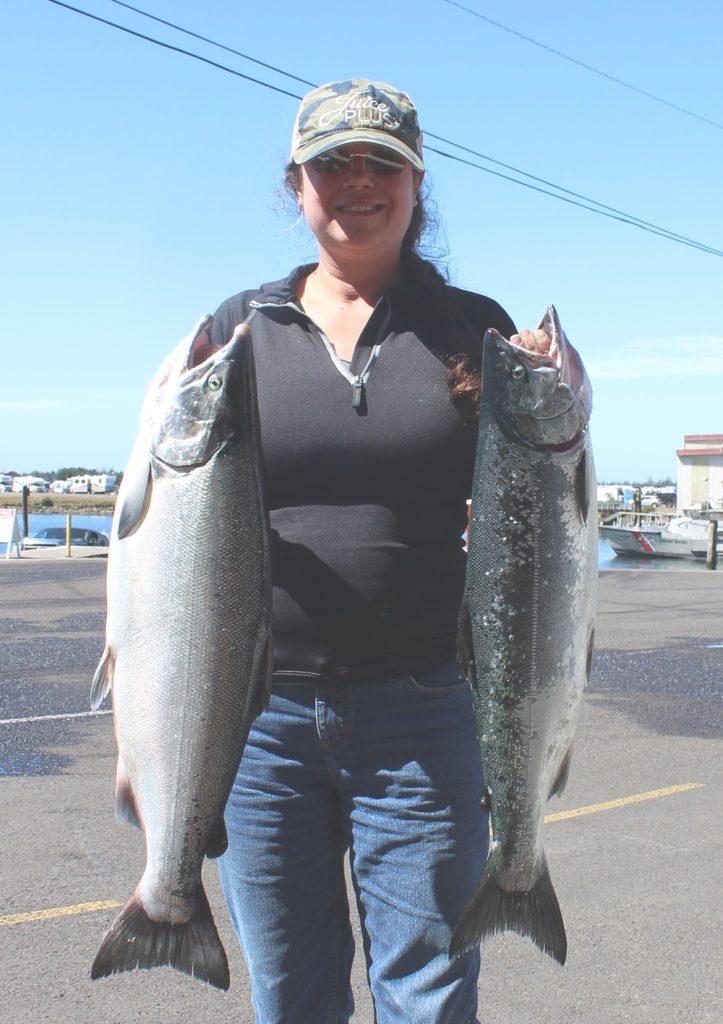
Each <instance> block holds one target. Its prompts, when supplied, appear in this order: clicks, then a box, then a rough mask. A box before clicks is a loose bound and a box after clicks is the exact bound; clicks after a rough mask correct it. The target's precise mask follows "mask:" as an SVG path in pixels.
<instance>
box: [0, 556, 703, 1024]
mask: <svg viewBox="0 0 723 1024" xmlns="http://www.w3.org/2000/svg"><path fill="white" fill-rule="evenodd" d="M105 567H106V563H105V561H104V560H103V559H92V558H84V559H68V560H62V561H59V560H54V561H51V560H48V559H38V560H34V561H32V560H29V559H21V560H13V561H11V562H8V563H5V562H3V563H2V564H0V622H1V623H2V627H1V632H0V797H1V803H0V806H1V807H2V811H1V821H2V827H1V828H0V863H2V873H1V877H2V902H1V904H0V977H2V996H3V998H2V1007H1V1008H0V1020H1V1021H3V1022H5V1021H7V1022H8V1024H9V1022H15V1021H18V1022H20V1021H22V1022H23V1024H36V1022H37V1024H39V1022H49V1021H59V1022H62V1024H121V1022H122V1024H126V1022H133V1021H139V1022H140V1021H143V1022H144V1024H173V1022H176V1021H178V1022H180V1021H183V1022H191V1021H213V1022H214V1024H227V1022H228V1024H232V1022H233V1024H252V1022H253V1020H254V1017H253V1012H252V1009H251V1004H250V997H249V989H248V983H247V978H246V974H245V970H244V966H243V959H242V957H241V954H240V952H239V951H238V949H237V947H236V943H235V938H234V936H233V934H232V931H231V929H230V926H229V923H228V919H227V917H226V913H225V909H224V906H223V901H222V898H221V895H220V889H219V886H218V882H217V878H216V869H215V866H214V865H213V864H212V863H208V864H207V865H206V870H205V875H206V881H207V888H208V892H209V898H210V900H211V904H212V907H213V910H214V914H215V916H216V919H217V923H218V927H219V931H220V933H221V937H222V940H223V942H224V945H225V946H226V949H227V952H228V954H229V961H230V967H231V979H232V980H231V988H230V990H229V992H228V993H221V992H218V991H216V990H213V989H209V988H207V987H205V986H203V985H201V984H199V983H198V982H194V981H192V980H191V979H189V978H186V977H185V976H181V975H178V974H176V973H174V972H173V971H171V970H169V969H161V970H157V971H151V972H135V973H133V974H128V975H122V976H117V977H114V978H112V979H108V980H103V981H98V982H91V981H90V979H89V969H90V964H91V962H92V960H93V957H94V955H95V951H96V949H97V946H98V944H99V942H100V939H101V938H102V936H103V934H104V932H105V929H106V928H107V927H108V925H109V924H110V922H111V920H112V918H113V917H114V916H115V914H116V912H117V908H118V905H119V904H120V903H122V902H124V901H125V899H126V897H127V896H128V895H129V893H130V892H131V890H132V889H133V888H134V887H135V884H136V881H137V879H138V877H139V876H140V874H141V871H142V865H143V860H144V858H143V844H142V840H141V838H140V836H139V834H138V833H137V832H136V831H135V830H133V829H130V828H128V827H126V826H122V825H118V824H116V822H115V819H114V816H113V790H114V774H115V747H114V741H113V736H112V725H111V719H110V715H109V714H107V713H105V714H98V715H93V716H90V715H89V714H88V710H89V709H88V693H89V688H90V679H91V677H92V675H93V671H94V669H95V665H96V663H97V660H98V657H99V655H100V653H101V651H102V648H103V623H104V615H105V599H104V582H105ZM596 637H597V650H596V653H595V658H594V666H593V676H592V682H591V686H590V688H589V690H588V692H587V693H586V696H585V701H584V711H583V718H582V722H581V726H580V730H579V733H578V739H577V744H576V750H575V756H574V759H573V766H572V773H571V777H570V782H569V784H568V787H567V790H566V792H565V794H564V796H563V797H562V799H561V800H555V801H553V802H552V803H551V804H550V807H549V811H550V815H551V818H550V820H549V821H548V824H547V826H546V834H545V847H546V852H547V857H548V861H549V864H550V870H551V873H552V875H553V879H554V881H555V886H556V889H557V892H558V895H559V899H560V904H561V906H562V909H563V914H564V917H565V922H566V926H567V932H568V940H569V957H568V963H567V964H566V966H565V967H564V968H560V967H558V966H557V965H556V964H555V963H553V962H552V961H551V960H550V959H549V958H548V957H544V956H543V955H541V954H540V953H539V952H538V950H537V949H536V948H535V947H534V946H533V945H532V943H530V942H529V941H528V940H525V939H521V938H519V937H518V936H515V935H504V936H499V937H496V938H495V939H494V940H492V941H490V942H489V943H487V944H486V946H485V948H484V951H483V972H482V977H481V982H480V1011H479V1016H480V1020H481V1021H483V1022H484V1024H618V1022H628V1021H631V1022H634V1024H648V1022H650V1024H718V1022H719V1021H720V1020H721V1019H723V983H722V981H721V979H722V978H723V963H722V962H721V961H722V959H723V956H722V952H723V944H722V943H721V930H720V921H721V911H722V910H723V897H722V895H721V894H722V893H723V856H722V854H723V834H722V832H721V812H720V808H721V800H722V798H723V762H722V760H721V750H722V747H721V737H722V735H723V730H722V728H721V724H722V719H721V696H722V694H723V573H722V572H720V571H719V572H685V571H682V572H646V571H638V570H622V571H603V572H602V573H601V579H600V593H599V603H598V625H597V634H596ZM354 989H355V996H356V1002H357V1013H356V1015H355V1018H354V1020H355V1022H356V1021H359V1022H369V1024H371V1021H372V1019H373V1015H372V1010H371V1002H370V999H369V995H368V992H367V988H366V980H365V973H364V968H363V964H362V963H361V962H360V959H359V958H357V962H356V964H355V968H354ZM309 1024H315V1022H309Z"/></svg>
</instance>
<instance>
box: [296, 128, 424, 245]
mask: <svg viewBox="0 0 723 1024" xmlns="http://www.w3.org/2000/svg"><path fill="white" fill-rule="evenodd" d="M338 152H340V153H342V154H344V155H349V154H352V153H353V154H354V156H353V158H352V159H351V160H350V162H349V164H348V166H347V167H345V168H344V169H343V170H340V171H338V172H337V173H324V172H323V171H319V170H315V169H314V167H313V166H312V163H313V162H311V161H310V162H309V163H307V164H302V165H301V168H300V184H299V189H298V192H297V196H298V199H299V204H300V206H301V209H302V211H303V214H304V217H305V218H306V222H307V224H308V225H309V227H310V228H311V230H312V231H313V233H314V235H315V236H316V240H317V242H318V243H319V248H320V250H321V251H322V252H324V253H326V254H328V255H330V256H331V257H333V258H337V259H338V258H342V259H343V258H345V257H346V258H348V257H349V256H350V255H354V256H355V257H358V258H361V259H365V258H367V259H369V260H370V261H372V260H376V259H379V258H382V257H383V258H387V259H389V258H395V257H398V256H399V252H400V249H401V245H402V239H403V238H404V235H405V234H406V231H407V228H408V227H409V221H410V219H411V216H412V210H413V209H414V204H415V201H416V197H417V191H418V190H419V186H420V185H421V182H422V175H421V174H420V173H419V172H418V171H415V170H414V168H413V167H412V165H411V164H409V163H407V161H406V160H405V161H404V165H403V168H402V171H401V173H399V174H378V173H375V172H374V171H373V170H369V168H368V166H367V164H366V162H365V161H364V160H363V159H362V156H363V155H364V154H367V153H372V152H374V153H380V155H383V152H380V150H379V147H378V146H373V145H369V144H363V143H350V144H349V145H347V146H339V147H338ZM386 152H387V153H388V152H389V151H386ZM389 155H390V156H391V157H392V158H393V157H394V154H389Z"/></svg>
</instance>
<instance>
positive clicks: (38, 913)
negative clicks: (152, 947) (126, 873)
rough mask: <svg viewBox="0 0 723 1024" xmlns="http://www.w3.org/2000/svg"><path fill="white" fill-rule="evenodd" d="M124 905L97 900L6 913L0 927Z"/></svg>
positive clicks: (114, 901)
mask: <svg viewBox="0 0 723 1024" xmlns="http://www.w3.org/2000/svg"><path fill="white" fill-rule="evenodd" d="M121 906H123V904H122V903H119V902H118V900H96V902H95V903H76V904H75V905H74V906H72V907H48V908H47V910H31V911H30V912H29V913H27V914H6V916H5V917H0V927H1V926H2V925H7V924H27V923H28V922H29V921H52V920H54V919H55V918H56V917H72V916H73V915H74V914H93V913H95V911H96V910H113V909H115V908H117V907H121Z"/></svg>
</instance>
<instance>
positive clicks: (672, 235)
mask: <svg viewBox="0 0 723 1024" xmlns="http://www.w3.org/2000/svg"><path fill="white" fill-rule="evenodd" d="M49 2H50V3H52V4H55V5H56V6H57V7H63V8H65V9H66V10H69V11H72V12H73V13H75V14H82V15H83V16H85V17H86V18H90V19H92V20H93V21H98V22H101V23H102V24H104V25H108V26H109V27H110V28H115V29H118V30H119V31H121V32H125V33H127V34H128V35H132V36H135V37H136V38H138V39H143V40H144V41H145V42H149V43H153V44H154V45H156V46H160V47H162V48H164V49H166V50H171V51H173V52H174V53H180V54H182V55H183V56H186V57H191V58H193V59H194V60H198V61H201V62H202V63H204V64H208V65H210V66H211V67H215V68H218V69H219V70H220V71H226V72H228V73H229V74H231V75H235V76H236V77H238V78H243V79H244V80H245V81H248V82H253V83H254V84H255V85H260V86H263V87H264V88H266V89H271V90H272V91H273V92H277V93H281V94H282V95H284V96H290V97H291V98H292V99H296V100H300V99H302V97H301V96H299V95H298V94H297V93H293V92H289V91H288V90H286V89H281V88H279V87H278V86H276V85H272V84H271V83H270V82H264V81H263V80H261V79H259V78H253V77H252V76H250V75H245V74H243V73H242V72H240V71H237V70H235V69H234V68H230V67H228V66H227V65H225V64H219V63H218V62H217V61H213V60H210V59H208V58H207V57H202V56H201V55H200V54H198V53H194V52H193V51H192V50H184V49H183V48H182V47H179V46H173V45H171V44H170V43H165V42H163V41H161V40H160V39H156V38H154V37H153V36H147V35H144V34H143V33H142V32H136V31H134V30H133V29H130V28H127V27H126V26H125V25H120V24H118V23H117V22H114V21H109V20H108V19H106V18H101V17H99V16H98V15H95V14H91V13H90V12H89V11H84V10H82V9H81V8H79V7H73V6H72V5H71V4H67V3H63V2H62V0H49ZM111 2H113V3H119V6H122V7H128V8H130V9H131V10H133V11H135V12H136V13H138V14H141V15H143V16H144V17H148V18H151V19H152V20H154V21H162V19H160V18H156V17H155V16H154V15H151V14H147V13H146V12H145V11H142V10H140V9H139V8H136V7H131V6H130V4H126V3H121V2H120V0H111ZM163 24H165V25H168V26H169V27H171V28H174V29H176V30H178V31H179V32H184V33H186V34H187V35H192V36H195V37H196V38H199V39H203V41H204V42H208V43H210V44H211V45H212V46H217V47H220V48H221V49H225V50H229V51H230V52H232V53H235V54H236V55H237V56H241V57H244V59H246V60H251V61H253V62H254V63H256V64H260V65H262V66H263V67H266V68H268V69H270V70H272V71H274V72H276V73H278V74H280V75H283V76H286V77H288V78H293V79H294V80H295V81H298V82H303V83H304V84H305V85H310V86H312V87H314V83H313V82H308V81H306V80H305V79H302V78H298V77H297V76H296V75H292V74H290V73H289V72H286V71H284V70H282V69H281V68H278V67H275V66H274V65H272V64H265V63H264V62H263V61H259V60H256V58H254V57H249V56H247V55H246V54H242V53H240V52H239V51H237V50H231V49H230V47H226V46H224V45H223V44H221V43H217V42H214V41H213V40H211V39H207V38H206V37H204V36H197V35H196V33H193V32H190V31H189V30H187V29H183V28H181V27H180V26H178V25H174V24H173V23H172V22H168V21H163ZM425 134H426V135H427V136H428V137H430V138H434V139H437V140H438V141H441V142H444V143H445V144H447V145H451V146H454V147H455V148H457V149H460V150H462V151H463V152H467V153H470V154H472V155H474V156H477V157H479V158H480V159H483V160H488V161H490V162H492V163H495V164H497V166H500V167H505V168H506V169H508V170H511V171H514V172H515V173H516V174H521V175H523V176H524V177H526V178H529V179H530V180H531V181H537V182H539V183H540V184H544V185H549V186H550V188H552V189H556V190H557V191H555V192H551V191H549V189H545V188H540V187H539V186H536V185H532V184H530V182H527V181H521V180H520V179H519V178H513V177H511V176H510V175H507V174H502V173H500V172H499V171H494V170H492V169H491V168H489V167H483V166H482V165H481V164H478V163H474V162H473V161H471V160H466V159H464V158H462V157H458V156H455V155H454V154H452V153H447V152H445V151H443V150H440V149H435V148H434V147H431V146H426V147H425V148H426V149H427V150H428V151H430V152H432V153H436V154H438V155H439V156H443V157H447V158H448V159H450V160H454V161H456V162H457V163H461V164H464V165H466V166H468V167H472V168H474V169H476V170H479V171H484V172H485V173H486V174H491V175H493V176H494V177H497V178H502V179H504V180H505V181H510V182H512V183H514V184H516V185H522V186H524V187H525V188H529V189H532V190H533V191H535V192H539V193H541V194H542V195H547V196H551V197H552V198H553V199H559V200H560V201H561V202H566V203H568V204H570V205H572V206H577V207H579V208H580V209H584V210H588V211H589V212H590V213H597V214H599V215H600V216H603V217H608V218H610V219H611V220H617V221H621V222H622V223H625V224H629V225H631V226H632V227H637V228H640V229H641V230H643V231H648V232H649V233H651V234H655V235H658V236H659V237H661V238H667V239H668V240H669V241H671V242H678V243H679V244H680V245H687V246H689V247H690V248H693V249H698V250H700V251H701V252H707V253H709V254H710V255H713V256H720V257H723V251H720V250H718V249H714V248H713V247H712V246H708V245H705V244H704V243H702V242H697V241H695V240H694V239H691V238H687V237H686V236H685V235H680V234H677V233H676V232H674V231H670V230H668V229H667V228H663V227H660V226H659V225H657V224H653V223H651V222H650V221H645V220H642V219H641V218H639V217H635V216H634V215H633V214H626V213H624V212H623V211H621V210H616V209H615V208H614V207H611V206H607V205H606V204H604V203H600V202H598V201H597V200H595V199H590V198H588V197H587V196H583V195H581V194H580V193H577V192H572V191H571V190H570V189H565V188H563V187H562V186H560V185H556V184H554V182H549V181H545V179H543V178H538V177H536V176H535V175H533V174H528V173H527V171H522V170H520V169H519V168H515V167H512V166H511V165H509V164H505V163H502V161H500V160H495V159H494V158H493V157H488V156H486V155H485V154H483V153H479V152H478V151H477V150H474V149H471V148H469V147H467V146H464V145H462V144H460V143H457V142H453V141H452V140H450V139H445V138H443V137H442V136H439V135H434V134H433V133H431V132H426V133H425ZM560 192H562V193H565V194H564V195H560V194H558V193H560ZM569 197H574V198H569ZM578 200H579V201H578ZM588 204H593V205H588Z"/></svg>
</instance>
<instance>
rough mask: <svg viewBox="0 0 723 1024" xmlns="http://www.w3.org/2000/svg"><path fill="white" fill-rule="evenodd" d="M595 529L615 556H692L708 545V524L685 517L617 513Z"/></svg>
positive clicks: (643, 513)
mask: <svg viewBox="0 0 723 1024" xmlns="http://www.w3.org/2000/svg"><path fill="white" fill-rule="evenodd" d="M598 532H599V534H600V536H601V537H602V538H603V539H604V540H606V541H607V542H608V544H609V545H610V547H611V548H612V549H613V551H614V552H615V554H616V555H635V556H637V557H640V558H692V557H693V556H694V553H695V554H696V555H697V554H698V551H699V550H702V551H704V552H705V550H706V549H707V544H708V523H707V522H706V521H705V520H701V519H691V518H690V517H689V516H670V515H667V516H666V515H663V514H660V513H645V512H642V513H641V512H619V513H618V514H617V515H616V516H614V517H613V518H612V519H610V520H608V521H607V522H605V523H602V525H601V526H599V527H598ZM701 546H702V547H701ZM694 547H695V552H694ZM719 550H720V548H719Z"/></svg>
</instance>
